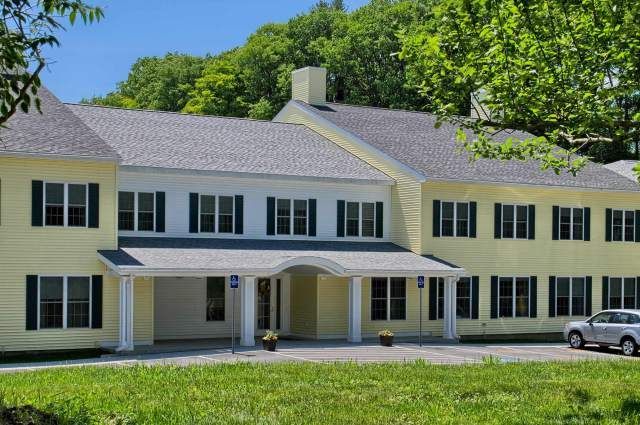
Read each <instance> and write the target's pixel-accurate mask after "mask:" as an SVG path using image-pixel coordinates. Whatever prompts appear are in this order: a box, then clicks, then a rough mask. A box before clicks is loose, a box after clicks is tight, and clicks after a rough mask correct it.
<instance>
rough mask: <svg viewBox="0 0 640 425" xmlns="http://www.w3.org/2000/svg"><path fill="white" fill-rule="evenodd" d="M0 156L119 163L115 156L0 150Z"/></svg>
mask: <svg viewBox="0 0 640 425" xmlns="http://www.w3.org/2000/svg"><path fill="white" fill-rule="evenodd" d="M0 156H3V157H14V158H40V159H53V160H57V159H60V160H74V161H97V162H115V163H118V162H119V158H118V157H116V156H95V155H73V154H57V153H44V152H27V151H8V150H0Z"/></svg>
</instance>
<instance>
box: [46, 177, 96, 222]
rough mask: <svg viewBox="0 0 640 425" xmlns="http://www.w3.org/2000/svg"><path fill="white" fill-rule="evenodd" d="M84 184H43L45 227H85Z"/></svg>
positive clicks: (85, 199) (85, 202)
mask: <svg viewBox="0 0 640 425" xmlns="http://www.w3.org/2000/svg"><path fill="white" fill-rule="evenodd" d="M87 188H88V186H87V185H86V184H74V183H48V182H47V183H45V189H44V224H45V226H68V227H87V198H88V195H87Z"/></svg>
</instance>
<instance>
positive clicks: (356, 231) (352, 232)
mask: <svg viewBox="0 0 640 425" xmlns="http://www.w3.org/2000/svg"><path fill="white" fill-rule="evenodd" d="M345 224H346V229H345V234H346V236H354V237H357V236H363V237H367V238H372V237H374V236H375V231H376V204H375V203H374V202H347V203H346V219H345Z"/></svg>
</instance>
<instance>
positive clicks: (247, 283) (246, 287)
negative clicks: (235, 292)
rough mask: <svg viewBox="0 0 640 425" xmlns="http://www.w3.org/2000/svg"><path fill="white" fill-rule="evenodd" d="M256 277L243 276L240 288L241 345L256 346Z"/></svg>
mask: <svg viewBox="0 0 640 425" xmlns="http://www.w3.org/2000/svg"><path fill="white" fill-rule="evenodd" d="M255 293H256V277H255V276H243V278H242V284H241V286H240V345H242V346H244V347H253V346H255V345H256V340H255V328H256V312H255V305H256V296H255Z"/></svg>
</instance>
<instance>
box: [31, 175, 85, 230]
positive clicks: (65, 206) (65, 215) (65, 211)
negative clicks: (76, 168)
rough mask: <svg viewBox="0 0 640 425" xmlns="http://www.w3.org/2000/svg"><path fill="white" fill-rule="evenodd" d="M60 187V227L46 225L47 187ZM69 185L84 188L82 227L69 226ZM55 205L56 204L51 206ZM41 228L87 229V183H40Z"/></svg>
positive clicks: (46, 181)
mask: <svg viewBox="0 0 640 425" xmlns="http://www.w3.org/2000/svg"><path fill="white" fill-rule="evenodd" d="M48 184H51V185H54V184H61V185H62V187H63V188H62V192H63V195H62V225H53V224H47V185H48ZM69 185H74V186H84V226H69ZM52 205H56V204H52ZM42 227H52V228H62V227H64V228H70V229H88V228H89V183H78V182H73V181H72V182H62V181H48V180H43V181H42Z"/></svg>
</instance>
